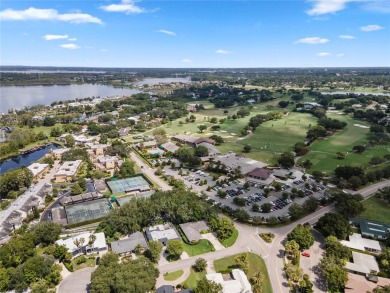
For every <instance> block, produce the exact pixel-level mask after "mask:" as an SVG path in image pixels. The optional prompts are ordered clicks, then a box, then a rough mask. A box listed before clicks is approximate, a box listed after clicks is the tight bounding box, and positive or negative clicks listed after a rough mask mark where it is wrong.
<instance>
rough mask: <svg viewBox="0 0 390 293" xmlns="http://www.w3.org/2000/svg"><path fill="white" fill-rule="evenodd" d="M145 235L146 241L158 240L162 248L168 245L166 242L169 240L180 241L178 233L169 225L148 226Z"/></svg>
mask: <svg viewBox="0 0 390 293" xmlns="http://www.w3.org/2000/svg"><path fill="white" fill-rule="evenodd" d="M145 233H146V238H147V239H148V241H152V240H158V241H160V242H161V243H162V244H163V245H164V246H166V245H167V244H168V241H170V240H181V237H180V235H179V233H178V232H177V231H176V229H175V228H174V227H173V225H172V224H171V223H165V224H164V225H156V226H150V227H148V228H146V230H145Z"/></svg>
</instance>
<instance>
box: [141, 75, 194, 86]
mask: <svg viewBox="0 0 390 293" xmlns="http://www.w3.org/2000/svg"><path fill="white" fill-rule="evenodd" d="M171 82H182V83H190V82H191V79H190V78H189V77H169V78H145V79H143V80H141V81H137V82H135V83H134V85H136V86H140V85H145V84H148V85H155V84H159V83H171Z"/></svg>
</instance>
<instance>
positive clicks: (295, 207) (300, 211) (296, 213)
mask: <svg viewBox="0 0 390 293" xmlns="http://www.w3.org/2000/svg"><path fill="white" fill-rule="evenodd" d="M291 194H294V193H291ZM288 213H289V214H290V216H291V219H292V220H296V219H299V218H300V217H302V216H303V215H304V214H305V210H304V208H303V207H302V206H301V205H299V204H297V203H296V202H294V203H293V204H292V205H291V206H290V207H289V208H288Z"/></svg>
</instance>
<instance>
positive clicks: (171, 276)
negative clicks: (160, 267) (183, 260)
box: [164, 270, 184, 281]
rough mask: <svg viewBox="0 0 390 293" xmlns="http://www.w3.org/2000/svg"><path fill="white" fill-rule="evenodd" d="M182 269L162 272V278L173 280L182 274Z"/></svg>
mask: <svg viewBox="0 0 390 293" xmlns="http://www.w3.org/2000/svg"><path fill="white" fill-rule="evenodd" d="M183 273H184V271H183V270H178V271H174V272H170V273H166V274H164V280H165V281H175V280H177V279H179V278H180V277H181V276H182V275H183Z"/></svg>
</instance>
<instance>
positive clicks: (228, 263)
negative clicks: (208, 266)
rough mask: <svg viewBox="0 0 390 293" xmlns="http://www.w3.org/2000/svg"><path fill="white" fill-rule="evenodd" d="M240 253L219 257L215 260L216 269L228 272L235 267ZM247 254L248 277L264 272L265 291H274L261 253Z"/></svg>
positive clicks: (269, 292) (270, 292)
mask: <svg viewBox="0 0 390 293" xmlns="http://www.w3.org/2000/svg"><path fill="white" fill-rule="evenodd" d="M238 255H239V254H237V255H232V256H229V257H225V258H221V259H217V260H216V261H214V268H215V270H216V271H217V272H226V271H227V270H230V269H234V268H235V267H236V262H235V258H236V257H237V256H238ZM247 255H248V259H249V272H248V274H247V276H248V279H250V278H251V277H252V276H253V275H254V274H255V273H256V272H258V271H260V272H262V273H263V274H264V275H265V281H264V284H263V293H272V292H273V291H272V286H271V282H270V280H269V276H268V271H267V267H266V265H265V262H264V260H263V259H262V258H261V257H260V256H259V255H257V254H254V253H247Z"/></svg>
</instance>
